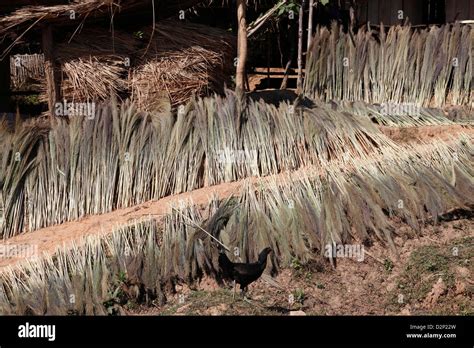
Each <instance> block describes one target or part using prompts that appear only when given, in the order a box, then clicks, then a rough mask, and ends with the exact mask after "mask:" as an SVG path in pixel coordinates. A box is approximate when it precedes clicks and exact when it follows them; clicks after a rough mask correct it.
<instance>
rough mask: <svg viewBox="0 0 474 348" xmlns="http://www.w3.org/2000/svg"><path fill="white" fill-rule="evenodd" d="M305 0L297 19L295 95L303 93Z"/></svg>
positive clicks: (302, 2) (302, 1) (302, 0)
mask: <svg viewBox="0 0 474 348" xmlns="http://www.w3.org/2000/svg"><path fill="white" fill-rule="evenodd" d="M305 6H306V0H301V7H300V15H299V19H298V81H297V86H296V93H297V94H301V93H303V15H304V8H305Z"/></svg>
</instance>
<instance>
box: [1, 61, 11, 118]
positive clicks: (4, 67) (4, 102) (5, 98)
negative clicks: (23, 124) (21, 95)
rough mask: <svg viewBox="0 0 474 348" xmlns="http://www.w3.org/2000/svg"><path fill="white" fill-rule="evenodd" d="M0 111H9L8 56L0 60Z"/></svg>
mask: <svg viewBox="0 0 474 348" xmlns="http://www.w3.org/2000/svg"><path fill="white" fill-rule="evenodd" d="M0 81H2V83H0V113H3V112H7V111H9V110H8V109H9V104H10V94H11V91H10V56H6V57H5V58H4V59H3V60H0Z"/></svg>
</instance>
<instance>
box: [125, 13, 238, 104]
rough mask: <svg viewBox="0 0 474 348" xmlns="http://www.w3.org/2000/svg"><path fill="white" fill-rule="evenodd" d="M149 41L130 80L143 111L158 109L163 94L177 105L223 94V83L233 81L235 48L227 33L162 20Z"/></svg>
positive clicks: (133, 96)
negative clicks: (190, 100) (195, 98)
mask: <svg viewBox="0 0 474 348" xmlns="http://www.w3.org/2000/svg"><path fill="white" fill-rule="evenodd" d="M148 32H149V31H148ZM171 33H172V34H171ZM150 40H152V44H151V45H150V46H149V47H147V48H146V49H144V50H143V51H142V52H140V55H141V56H143V58H141V59H140V63H139V64H138V66H137V67H135V68H134V69H133V71H132V74H131V78H130V80H129V83H130V88H131V95H132V98H133V99H135V100H136V101H137V104H138V106H139V107H140V108H141V109H144V110H154V109H155V110H156V106H157V100H158V101H159V100H160V99H162V98H163V95H164V96H167V97H168V98H169V101H170V102H171V105H172V106H177V105H179V104H184V103H186V102H187V101H188V100H189V99H190V98H191V97H192V96H193V95H198V96H203V95H206V94H208V93H209V92H211V91H214V92H219V93H221V92H223V88H224V84H225V83H226V82H230V81H229V76H230V75H231V74H232V71H233V59H234V57H235V45H234V39H233V37H232V36H231V35H229V34H228V33H226V32H224V31H221V30H219V29H214V28H209V27H204V26H202V25H197V24H181V23H176V22H171V21H163V22H160V23H159V24H158V25H157V26H156V29H155V32H154V34H153V36H152V37H150V36H148V37H146V38H145V39H144V41H145V42H149V41H150Z"/></svg>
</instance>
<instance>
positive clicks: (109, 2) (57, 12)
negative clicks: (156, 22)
mask: <svg viewBox="0 0 474 348" xmlns="http://www.w3.org/2000/svg"><path fill="white" fill-rule="evenodd" d="M203 1H204V0H180V1H176V0H154V4H153V1H152V0H126V1H123V0H72V1H70V2H69V1H60V2H63V3H60V4H56V5H50V4H51V1H31V3H35V4H36V5H27V6H23V7H20V8H18V9H16V10H14V11H13V12H11V13H9V14H8V15H6V16H4V17H2V18H0V35H2V34H7V33H8V34H10V33H12V34H17V35H18V34H21V33H23V32H24V31H26V30H30V29H32V28H34V27H35V26H38V25H39V24H44V23H53V24H55V25H74V24H76V25H77V24H78V23H81V22H82V21H84V20H86V19H92V18H102V17H105V16H111V15H116V14H117V13H123V12H127V11H139V10H148V11H151V10H152V5H154V8H155V12H156V14H157V16H158V18H165V17H169V16H171V15H173V14H176V13H177V12H178V11H179V10H182V9H188V8H190V7H192V6H195V5H197V4H199V3H200V2H203ZM25 2H26V1H23V3H25ZM38 3H45V5H38ZM48 4H49V5H48ZM72 11H73V12H72ZM71 13H74V19H71Z"/></svg>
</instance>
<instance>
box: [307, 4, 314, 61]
mask: <svg viewBox="0 0 474 348" xmlns="http://www.w3.org/2000/svg"><path fill="white" fill-rule="evenodd" d="M313 10H314V0H309V17H308V46H307V48H306V52H308V51H309V46H310V45H311V39H312V37H313Z"/></svg>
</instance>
